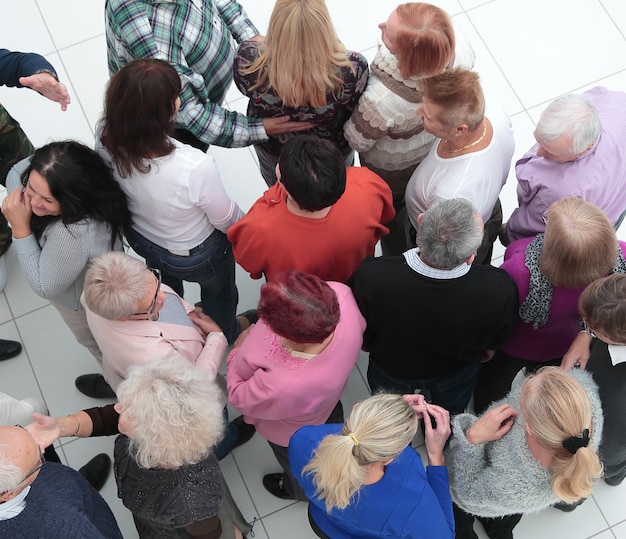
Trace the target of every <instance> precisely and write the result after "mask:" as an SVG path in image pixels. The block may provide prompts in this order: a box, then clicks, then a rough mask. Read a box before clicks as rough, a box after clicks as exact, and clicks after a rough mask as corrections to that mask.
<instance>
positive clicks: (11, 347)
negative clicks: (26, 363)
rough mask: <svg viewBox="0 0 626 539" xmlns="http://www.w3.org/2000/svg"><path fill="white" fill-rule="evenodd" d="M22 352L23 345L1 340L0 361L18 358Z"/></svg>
mask: <svg viewBox="0 0 626 539" xmlns="http://www.w3.org/2000/svg"><path fill="white" fill-rule="evenodd" d="M21 351H22V345H21V344H20V343H19V342H17V341H7V340H5V339H0V361H2V360H3V359H11V358H12V357H15V356H18V355H19V354H20V352H21Z"/></svg>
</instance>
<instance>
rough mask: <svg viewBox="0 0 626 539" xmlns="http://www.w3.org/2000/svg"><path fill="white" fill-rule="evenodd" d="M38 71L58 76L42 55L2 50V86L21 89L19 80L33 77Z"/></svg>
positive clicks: (0, 57)
mask: <svg viewBox="0 0 626 539" xmlns="http://www.w3.org/2000/svg"><path fill="white" fill-rule="evenodd" d="M38 71H50V72H51V73H54V74H55V76H56V71H55V69H54V67H53V66H52V64H50V62H48V60H46V59H45V58H44V57H43V56H41V55H40V54H37V53H33V52H11V51H8V50H6V49H0V85H5V86H17V87H20V88H21V87H22V85H21V84H20V83H19V78H20V77H27V76H29V75H33V74H35V73H37V72H38Z"/></svg>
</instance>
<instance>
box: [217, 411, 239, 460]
mask: <svg viewBox="0 0 626 539" xmlns="http://www.w3.org/2000/svg"><path fill="white" fill-rule="evenodd" d="M222 417H223V418H224V425H225V428H224V437H223V438H222V439H221V440H220V441H219V442H217V444H215V456H216V457H217V458H218V459H223V458H224V457H225V456H226V455H228V453H230V450H231V449H232V448H233V446H234V445H235V442H237V436H238V435H239V430H238V429H237V427H236V426H235V425H233V424H232V423H231V422H229V421H228V407H227V406H224V410H223V411H222Z"/></svg>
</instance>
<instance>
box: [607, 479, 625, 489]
mask: <svg viewBox="0 0 626 539" xmlns="http://www.w3.org/2000/svg"><path fill="white" fill-rule="evenodd" d="M622 481H624V477H605V478H604V482H605V483H606V484H607V485H609V486H610V487H617V486H618V485H621V484H622Z"/></svg>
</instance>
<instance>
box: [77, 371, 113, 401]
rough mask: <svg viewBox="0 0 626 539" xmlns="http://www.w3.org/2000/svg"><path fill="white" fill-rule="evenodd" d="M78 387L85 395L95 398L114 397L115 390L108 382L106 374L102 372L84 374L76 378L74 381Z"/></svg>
mask: <svg viewBox="0 0 626 539" xmlns="http://www.w3.org/2000/svg"><path fill="white" fill-rule="evenodd" d="M74 383H75V384H76V388H77V389H78V391H80V392H81V393H82V394H83V395H87V396H88V397H93V398H94V399H114V398H115V391H113V390H112V389H111V386H110V385H109V384H107V382H106V380H105V379H104V376H102V375H101V374H83V375H81V376H79V377H78V378H76V381H75V382H74Z"/></svg>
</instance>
